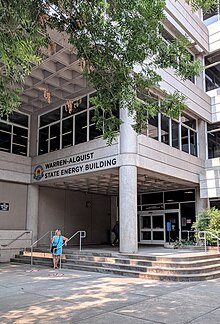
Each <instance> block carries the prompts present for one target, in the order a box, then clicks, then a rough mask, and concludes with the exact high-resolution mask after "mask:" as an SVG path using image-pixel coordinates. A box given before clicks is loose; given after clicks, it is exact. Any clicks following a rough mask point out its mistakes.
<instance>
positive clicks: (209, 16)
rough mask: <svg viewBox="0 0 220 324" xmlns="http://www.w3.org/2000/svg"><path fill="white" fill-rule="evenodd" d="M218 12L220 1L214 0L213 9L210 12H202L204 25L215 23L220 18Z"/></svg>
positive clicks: (219, 10)
mask: <svg viewBox="0 0 220 324" xmlns="http://www.w3.org/2000/svg"><path fill="white" fill-rule="evenodd" d="M219 12H220V3H219V1H216V7H215V8H213V10H212V11H211V12H208V13H206V12H204V13H203V21H204V24H205V25H206V26H209V25H211V24H213V23H215V22H216V21H218V20H220V14H219Z"/></svg>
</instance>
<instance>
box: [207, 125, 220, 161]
mask: <svg viewBox="0 0 220 324" xmlns="http://www.w3.org/2000/svg"><path fill="white" fill-rule="evenodd" d="M207 130H208V134H207V136H208V158H209V159H213V158H216V157H220V123H216V124H210V125H208V127H207Z"/></svg>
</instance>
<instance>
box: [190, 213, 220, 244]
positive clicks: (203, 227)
mask: <svg viewBox="0 0 220 324" xmlns="http://www.w3.org/2000/svg"><path fill="white" fill-rule="evenodd" d="M192 228H194V229H195V231H196V232H199V231H208V232H211V233H213V234H215V235H217V236H219V234H220V211H219V210H218V209H217V208H215V207H213V208H211V209H209V208H208V209H205V210H203V211H202V212H201V213H200V214H199V215H198V217H197V220H196V222H195V223H193V225H192ZM207 240H208V242H210V243H214V242H215V239H213V238H212V237H211V236H210V235H209V234H208V235H207Z"/></svg>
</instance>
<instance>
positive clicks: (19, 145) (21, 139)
mask: <svg viewBox="0 0 220 324" xmlns="http://www.w3.org/2000/svg"><path fill="white" fill-rule="evenodd" d="M27 147H28V130H27V129H25V128H21V127H16V126H14V127H13V143H12V153H14V154H19V155H27Z"/></svg>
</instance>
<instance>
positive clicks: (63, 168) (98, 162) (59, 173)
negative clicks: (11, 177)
mask: <svg viewBox="0 0 220 324" xmlns="http://www.w3.org/2000/svg"><path fill="white" fill-rule="evenodd" d="M94 155H95V154H94V152H90V153H83V154H79V155H75V156H71V157H68V158H65V159H59V160H56V161H52V162H47V163H46V162H45V163H42V164H38V165H37V166H36V167H35V168H34V170H33V180H35V181H40V180H49V179H52V178H60V177H65V176H71V175H74V174H81V173H87V172H93V171H97V170H102V169H109V168H113V167H115V166H116V164H117V159H116V157H106V158H103V159H95V156H94Z"/></svg>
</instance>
